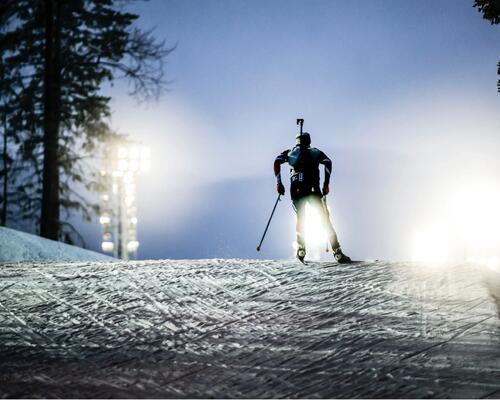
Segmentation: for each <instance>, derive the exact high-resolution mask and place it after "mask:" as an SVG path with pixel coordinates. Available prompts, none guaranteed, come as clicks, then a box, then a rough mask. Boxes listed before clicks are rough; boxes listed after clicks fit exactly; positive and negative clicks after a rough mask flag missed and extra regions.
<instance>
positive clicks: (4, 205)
mask: <svg viewBox="0 0 500 400" xmlns="http://www.w3.org/2000/svg"><path fill="white" fill-rule="evenodd" d="M2 151H3V153H2V158H3V160H2V163H3V196H2V200H3V202H2V220H1V221H0V225H1V226H6V225H7V206H8V195H9V194H8V192H7V189H8V187H7V179H8V178H9V176H8V172H9V166H8V158H9V156H8V154H7V114H6V113H5V112H4V114H3V149H2Z"/></svg>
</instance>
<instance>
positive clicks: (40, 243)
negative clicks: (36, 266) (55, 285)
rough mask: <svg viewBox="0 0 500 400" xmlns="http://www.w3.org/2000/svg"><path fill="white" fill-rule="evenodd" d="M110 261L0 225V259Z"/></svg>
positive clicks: (100, 255)
mask: <svg viewBox="0 0 500 400" xmlns="http://www.w3.org/2000/svg"><path fill="white" fill-rule="evenodd" d="M42 260H46V261H110V260H113V258H111V257H108V256H105V255H104V254H99V253H96V252H93V251H89V250H85V249H82V248H80V247H76V246H70V245H67V244H64V243H61V242H56V241H53V240H48V239H44V238H41V237H39V236H36V235H30V234H29V233H25V232H21V231H16V230H14V229H9V228H4V227H0V261H42Z"/></svg>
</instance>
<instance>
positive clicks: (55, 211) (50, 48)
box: [40, 0, 61, 240]
mask: <svg viewBox="0 0 500 400" xmlns="http://www.w3.org/2000/svg"><path fill="white" fill-rule="evenodd" d="M44 4H45V54H44V58H45V71H44V135H43V146H44V151H43V157H44V158H43V191H42V214H41V221H40V235H41V236H44V237H46V238H49V239H53V240H58V239H59V159H58V158H59V151H58V145H59V143H58V142H59V125H60V118H61V116H60V103H61V82H60V79H61V78H60V77H61V66H60V48H61V38H60V36H61V19H60V14H61V12H60V11H61V10H60V8H61V4H60V1H59V0H45V1H44Z"/></svg>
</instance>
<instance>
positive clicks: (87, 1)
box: [0, 0, 173, 240]
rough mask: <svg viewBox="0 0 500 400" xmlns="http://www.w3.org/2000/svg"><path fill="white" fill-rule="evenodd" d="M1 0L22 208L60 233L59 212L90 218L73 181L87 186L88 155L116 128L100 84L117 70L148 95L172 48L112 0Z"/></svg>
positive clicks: (92, 179)
mask: <svg viewBox="0 0 500 400" xmlns="http://www.w3.org/2000/svg"><path fill="white" fill-rule="evenodd" d="M3 1H4V2H3V3H2V4H3V5H0V22H1V20H2V19H3V20H9V21H12V23H11V24H8V28H7V29H4V30H2V31H0V48H1V50H2V62H3V64H4V65H5V66H6V67H5V69H6V70H7V71H8V74H9V76H13V77H16V79H15V80H11V81H10V83H9V87H8V89H9V91H10V92H11V93H12V96H11V97H9V98H7V97H6V95H5V93H2V94H1V96H2V99H1V100H6V102H7V104H8V105H9V110H10V112H9V114H8V117H7V119H8V123H7V125H9V131H11V132H15V134H16V135H17V137H19V138H21V139H20V140H19V143H18V144H17V150H18V151H19V154H20V155H21V156H22V157H21V158H22V165H23V171H24V172H22V173H18V174H16V177H17V179H18V182H19V181H22V182H24V183H25V185H23V187H22V190H25V191H26V192H27V193H26V196H27V198H29V201H28V200H26V201H25V202H24V203H23V205H25V206H26V207H25V208H24V214H23V215H24V216H25V217H26V218H28V219H29V218H32V219H38V220H39V222H40V224H39V232H40V234H41V235H42V236H45V237H48V238H51V239H56V240H57V239H64V240H68V238H67V237H66V234H65V233H64V232H63V231H62V229H65V227H67V226H68V224H67V223H66V222H64V221H63V220H62V218H61V215H60V212H61V211H65V212H66V213H67V214H68V213H69V212H71V211H74V210H76V211H79V212H81V213H82V214H83V216H84V218H86V219H89V218H90V216H91V213H92V211H93V210H95V205H94V204H92V203H89V202H88V201H87V200H86V198H85V196H82V195H81V193H80V192H81V190H80V192H79V191H78V190H76V188H78V187H79V186H81V187H83V188H84V189H85V190H87V191H91V192H92V191H94V190H95V189H96V188H97V185H98V182H97V176H98V174H97V172H98V171H95V168H94V169H92V157H93V155H94V154H95V153H96V152H97V151H98V150H99V147H100V146H102V145H103V144H104V143H106V142H108V141H109V138H110V137H113V136H114V135H116V134H115V133H113V132H112V131H111V129H110V127H109V125H108V118H109V116H110V108H109V101H110V97H108V96H104V95H103V94H102V93H101V88H102V85H103V84H104V83H106V82H108V83H109V82H112V81H114V80H115V79H118V78H125V79H127V80H128V81H129V82H130V84H131V85H130V87H131V90H130V94H131V95H133V96H135V97H136V98H138V99H139V100H149V99H151V98H157V97H158V96H159V95H160V94H161V92H162V91H163V90H164V89H165V87H166V84H167V82H166V81H165V80H164V75H163V73H164V72H163V62H164V59H165V57H166V56H167V55H168V54H169V53H170V52H171V51H172V50H173V49H172V48H166V47H165V45H164V43H163V42H158V41H156V40H155V38H154V36H153V34H152V32H151V31H141V30H139V29H137V28H135V27H134V22H135V21H136V20H137V18H138V16H137V15H135V14H131V13H128V12H125V11H122V10H121V9H119V8H118V7H115V5H114V2H113V1H112V0H71V1H65V0H15V1H14V0H3ZM0 104H2V102H1V101H0ZM5 132H6V131H5ZM21 192H22V191H21ZM28 203H29V204H28Z"/></svg>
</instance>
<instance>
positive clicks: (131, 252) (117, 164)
mask: <svg viewBox="0 0 500 400" xmlns="http://www.w3.org/2000/svg"><path fill="white" fill-rule="evenodd" d="M150 165H151V152H150V149H149V148H148V147H146V146H142V145H141V144H140V143H138V142H133V141H129V140H127V141H124V140H122V141H120V142H118V143H116V144H115V145H113V146H110V150H109V152H108V154H107V155H106V156H105V160H104V168H103V170H101V175H102V177H103V178H104V181H105V182H106V192H105V193H104V194H103V195H102V197H101V201H102V207H101V209H102V213H101V216H100V218H99V222H100V223H101V226H102V245H101V246H102V250H103V251H104V252H108V253H113V255H114V256H115V257H117V258H121V259H124V260H128V259H130V258H135V257H137V249H138V248H139V241H138V238H137V202H136V192H137V191H136V187H137V177H138V175H139V173H140V172H146V171H148V170H149V168H150Z"/></svg>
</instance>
